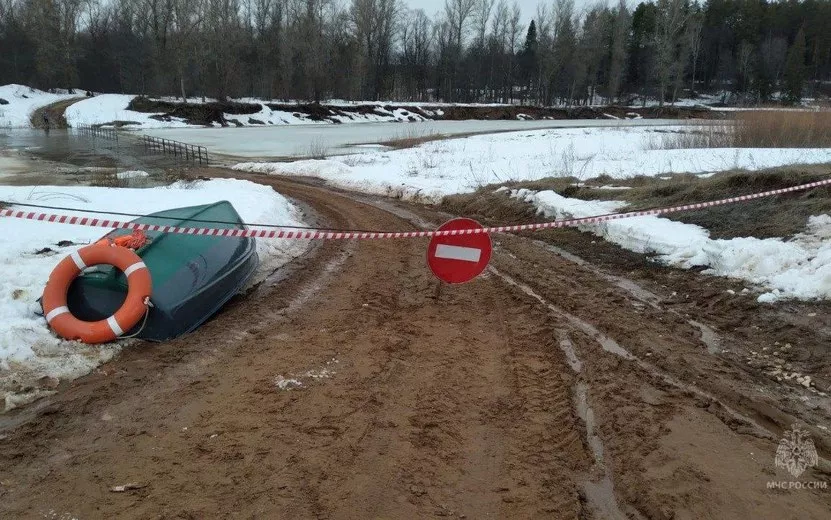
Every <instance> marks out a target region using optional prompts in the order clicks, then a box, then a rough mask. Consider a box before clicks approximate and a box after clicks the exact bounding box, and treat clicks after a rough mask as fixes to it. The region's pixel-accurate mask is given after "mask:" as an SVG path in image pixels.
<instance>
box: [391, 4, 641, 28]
mask: <svg viewBox="0 0 831 520" xmlns="http://www.w3.org/2000/svg"><path fill="white" fill-rule="evenodd" d="M402 1H403V2H404V3H405V4H407V6H408V7H409V8H410V9H424V12H425V13H427V15H429V16H430V18H431V19H432V18H433V16H434V15H435V14H436V13H437V12H439V11H442V10H443V9H444V0H402ZM505 1H506V2H507V3H508V6H509V7H510V6H512V5H513V0H505ZM617 1H618V0H574V7H575V10H577V11H578V12H579V11H580V10H582V9H583V8H585V7H587V6H591V5H596V4H603V5H606V4H609V5H613V4H614V5H616V4H617ZM496 3H499V0H496ZM517 3H518V4H519V8H520V9H521V10H522V21H523V23H526V24H527V23H529V22H530V21H531V20H532V19H533V18H534V17H535V16H536V12H537V4H539V3H540V0H517ZM544 3H546V4H548V6H549V9H551V6H552V5H554V0H544ZM627 4H628V5H632V4H633V0H629V1H627Z"/></svg>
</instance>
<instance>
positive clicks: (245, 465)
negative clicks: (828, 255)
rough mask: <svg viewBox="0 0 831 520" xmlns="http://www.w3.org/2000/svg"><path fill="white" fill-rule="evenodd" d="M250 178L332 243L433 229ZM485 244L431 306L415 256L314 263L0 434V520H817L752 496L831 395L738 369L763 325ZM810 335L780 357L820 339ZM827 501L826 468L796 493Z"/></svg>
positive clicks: (107, 368)
mask: <svg viewBox="0 0 831 520" xmlns="http://www.w3.org/2000/svg"><path fill="white" fill-rule="evenodd" d="M212 173H213V174H222V172H219V171H214V172H212ZM234 175H235V176H237V177H239V176H240V175H239V173H238V172H237V173H235V174H234ZM249 178H251V179H253V180H256V181H258V182H263V183H267V184H271V185H273V186H274V187H275V188H276V189H278V190H279V191H280V192H282V193H284V194H286V195H289V196H291V197H294V198H296V199H297V200H300V201H303V202H305V203H306V204H308V205H310V206H311V207H313V208H314V209H315V211H316V212H317V213H318V214H319V216H320V218H321V219H322V220H324V221H326V222H327V225H329V226H332V227H349V228H358V229H411V228H413V227H414V226H415V225H417V224H418V223H419V222H422V223H423V221H424V220H427V221H432V222H438V221H440V220H441V219H442V218H443V216H441V215H437V214H435V212H434V211H433V210H430V209H425V208H409V207H406V206H404V205H401V204H399V205H393V203H392V202H388V201H369V202H370V203H365V202H361V201H356V200H355V198H352V197H347V196H344V195H343V194H339V193H335V192H332V191H329V190H327V189H325V188H322V187H318V186H312V185H307V184H303V183H298V182H294V181H290V180H282V179H275V178H268V177H260V176H251V177H249ZM542 237H543V238H545V235H542ZM495 241H496V244H497V251H496V254H495V256H494V259H493V262H492V266H493V269H491V270H490V271H488V272H487V273H486V275H485V276H482V277H480V278H479V279H477V280H475V281H474V282H472V283H470V284H467V285H463V286H459V287H444V288H443V289H442V290H441V291H438V292H437V291H436V282H435V280H434V278H433V277H432V275H431V274H430V273H429V271H428V269H427V268H426V265H425V261H424V251H425V249H426V241H415V240H414V241H367V242H361V243H341V242H331V243H324V244H322V245H321V246H320V247H318V248H317V249H315V250H314V251H313V252H312V253H310V254H309V255H308V256H307V257H305V258H302V259H300V260H298V261H297V262H295V264H294V266H293V270H292V272H291V273H290V274H289V276H288V277H287V278H286V279H284V280H282V281H276V280H274V281H271V282H268V283H266V284H264V285H263V286H260V287H259V288H258V289H257V290H255V291H254V292H253V293H252V294H249V295H247V296H246V297H244V298H239V299H237V300H235V301H234V302H232V304H231V305H230V306H229V307H228V308H227V309H226V310H225V311H224V312H222V313H221V314H220V315H219V316H217V317H216V318H215V319H213V320H212V321H211V322H209V323H208V324H206V325H205V326H203V327H202V328H201V329H200V330H199V331H197V332H196V333H194V334H191V335H189V336H187V337H184V338H181V339H179V340H176V341H172V342H169V343H165V344H149V343H142V344H139V345H138V346H136V347H133V348H130V349H127V350H126V351H125V352H124V353H123V354H122V355H121V357H120V358H119V359H117V360H116V361H114V362H112V363H109V364H107V365H104V366H103V367H102V368H101V369H100V370H98V371H97V372H96V373H94V374H92V375H90V376H88V377H85V378H82V379H79V380H76V381H75V382H73V383H72V384H71V385H70V386H69V387H68V388H66V389H63V390H62V391H61V392H59V393H58V394H57V395H56V396H54V397H53V398H50V400H48V401H42V402H40V403H38V404H36V406H33V407H30V408H29V409H28V410H25V409H24V410H22V411H19V412H16V413H12V414H10V415H9V416H6V417H4V418H2V420H0V517H3V518H56V519H57V518H62V519H63V518H66V519H68V518H84V519H87V518H137V519H138V518H141V519H144V518H269V519H270V518H333V519H336V518H402V519H404V518H407V519H409V518H424V517H434V516H443V517H451V518H472V519H478V518H627V517H628V518H650V519H652V518H655V519H658V518H666V519H669V518H734V517H739V516H747V515H748V514H750V515H751V516H752V517H753V518H771V519H774V518H775V519H782V518H818V519H819V518H826V517H827V512H828V510H829V508H831V490H828V489H800V490H768V488H767V485H766V484H767V482H768V481H774V480H776V481H783V480H795V479H793V478H792V477H790V476H789V475H788V474H787V473H786V472H784V471H783V470H780V469H776V467H775V466H774V455H775V453H776V448H777V443H778V442H779V437H780V436H781V434H782V431H783V430H784V429H785V428H787V427H789V426H790V425H791V424H799V425H800V426H802V427H806V428H808V430H809V431H810V433H811V435H812V437H813V440H814V442H815V443H816V446H817V449H818V451H819V453H820V456H821V457H822V458H823V459H827V458H828V457H829V446H831V444H829V437H828V432H827V430H823V427H824V426H826V425H827V424H828V417H829V416H831V413H829V409H828V401H827V398H826V397H825V396H821V395H820V394H819V392H818V391H817V390H816V389H813V390H808V389H801V390H800V387H793V386H784V385H781V384H779V383H778V382H776V381H775V380H773V379H771V378H769V377H766V376H765V375H764V373H763V372H762V371H761V370H760V369H755V368H754V367H753V366H752V365H750V364H748V363H746V362H745V358H746V357H747V356H750V354H749V352H750V349H751V348H756V349H759V351H761V346H762V345H765V346H767V345H770V346H773V343H774V342H773V340H772V339H771V338H773V337H779V336H778V335H781V333H782V330H781V326H779V325H778V324H779V323H780V322H779V321H776V320H772V319H770V320H765V319H757V318H754V317H752V316H751V311H749V310H742V309H739V308H737V311H736V312H743V313H745V315H744V318H745V319H744V321H742V323H744V324H745V326H744V327H739V326H737V325H736V323H738V322H739V321H740V320H736V319H735V317H734V321H733V325H732V326H728V325H726V324H725V322H720V321H718V320H717V319H716V318H715V317H713V316H711V314H710V313H711V311H712V307H713V305H714V304H715V303H713V302H712V301H708V300H707V297H706V296H704V294H705V293H704V292H703V291H704V289H706V288H707V287H705V286H706V285H707V284H711V285H710V286H709V288H710V290H712V283H714V282H712V280H713V279H705V277H703V276H700V275H697V274H695V273H689V274H685V275H684V276H683V277H681V278H678V279H676V280H675V282H674V285H672V286H665V287H661V284H659V283H654V282H655V280H658V278H656V279H655V280H653V282H650V285H649V286H642V285H640V283H641V278H642V276H641V275H640V274H639V269H641V270H643V271H647V270H649V269H650V266H649V265H648V264H647V263H646V262H643V261H641V264H640V266H639V267H637V268H634V267H633V266H632V265H631V264H625V263H623V262H620V265H617V264H615V262H613V261H610V262H606V263H605V264H604V263H603V262H595V263H587V262H585V261H584V260H582V259H580V258H578V257H574V256H572V255H570V254H568V253H566V252H563V251H560V252H557V251H552V250H551V249H550V246H549V245H548V244H547V243H546V242H538V241H534V240H530V239H527V238H522V237H510V236H499V237H495ZM616 265H617V266H616ZM652 269H653V270H655V269H658V268H654V267H653V268H652ZM658 270H660V269H658ZM661 276H663V275H661ZM666 276H667V277H668V276H671V274H666ZM633 278H638V280H637V281H633ZM704 280H709V281H706V282H705V281H704ZM664 281H666V278H665V279H664ZM668 283H669V282H668ZM715 283H718V282H715ZM682 291H683V292H682ZM673 292H675V293H676V295H672V294H671V293H673ZM678 292H682V294H687V296H688V297H690V296H691V297H692V301H694V302H696V303H697V304H691V303H690V301H689V300H687V301H685V302H677V301H676V300H675V299H676V298H677V293H678ZM713 299H714V298H713V297H710V300H713ZM708 305H709V306H708ZM813 314H815V317H814V319H816V320H826V321H824V322H823V323H822V326H817V325H816V323H813V322H812V323H807V324H802V325H799V324H794V325H793V327H792V328H791V329H789V333H790V334H791V335H792V336H793V337H794V338H797V339H798V340H799V341H800V343H799V344H798V345H796V346H795V347H794V348H795V349H801V348H808V347H811V346H812V342H820V341H824V340H827V338H826V336H824V335H823V334H826V335H827V334H828V329H827V320H828V310H827V309H825V308H819V309H818V310H816V312H814V313H813ZM766 324H767V325H766ZM711 327H716V328H717V329H718V330H713V329H712V328H711ZM766 327H769V328H771V327H780V330H766ZM777 334H778V335H777ZM823 338H825V339H823ZM754 345H756V346H755V347H754ZM773 348H778V347H773ZM783 355H784V354H783ZM828 478H829V473H828V464H827V462H825V460H823V461H821V463H820V465H819V467H817V468H811V469H808V470H807V471H806V473H805V474H804V475H802V477H801V478H800V479H798V480H800V481H806V482H807V481H823V480H828ZM115 486H126V489H123V490H122V489H120V488H116V487H115Z"/></svg>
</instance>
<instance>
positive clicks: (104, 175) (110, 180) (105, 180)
mask: <svg viewBox="0 0 831 520" xmlns="http://www.w3.org/2000/svg"><path fill="white" fill-rule="evenodd" d="M128 184H129V181H128V179H119V178H118V177H117V176H116V174H115V173H111V172H95V173H93V174H92V176H91V177H90V180H89V185H90V186H99V187H102V188H125V187H127V185H128Z"/></svg>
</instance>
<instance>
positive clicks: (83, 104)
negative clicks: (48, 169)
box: [66, 94, 424, 128]
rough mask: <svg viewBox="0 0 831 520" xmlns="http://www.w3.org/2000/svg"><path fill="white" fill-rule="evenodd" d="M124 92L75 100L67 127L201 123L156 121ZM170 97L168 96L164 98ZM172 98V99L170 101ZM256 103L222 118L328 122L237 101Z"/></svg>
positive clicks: (383, 113) (388, 114)
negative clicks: (133, 106)
mask: <svg viewBox="0 0 831 520" xmlns="http://www.w3.org/2000/svg"><path fill="white" fill-rule="evenodd" d="M135 97H136V96H134V95H127V94H100V95H97V96H95V97H92V98H87V99H84V100H83V101H80V102H78V103H75V104H74V105H72V106H71V107H69V108H68V109H67V110H66V120H67V122H68V123H69V125H70V126H78V125H81V124H86V125H109V124H112V123H113V122H114V121H121V122H123V123H124V124H125V125H128V127H132V128H195V127H200V126H201V125H192V124H188V123H187V122H185V120H184V119H182V118H177V117H170V118H166V119H169V120H166V121H160V120H159V119H157V118H154V117H152V116H159V115H161V114H162V113H161V112H158V113H144V112H136V111H133V110H128V109H127V106H128V105H129V104H130V102H131V101H132V100H133V99H134V98H135ZM168 100H170V99H168ZM174 101H175V100H174ZM239 101H241V102H247V103H252V104H258V105H259V106H260V110H259V111H258V112H255V113H252V114H223V117H224V118H225V120H226V121H227V122H228V124H229V125H232V126H263V125H298V124H305V125H308V124H332V121H318V120H314V119H312V117H311V115H309V114H305V113H302V112H290V111H285V110H272V109H271V108H269V107H268V106H266V105H265V104H263V103H260V102H257V101H253V100H250V99H242V100H239ZM188 102H189V103H195V104H198V103H201V100H198V101H197V100H191V99H189V100H188ZM410 118H413V119H415V120H418V121H423V120H424V118H423V117H421V116H419V115H417V114H415V113H412V112H410V111H408V110H405V109H396V110H395V111H389V110H385V109H384V108H382V107H380V106H378V107H377V108H376V110H375V113H365V114H361V113H357V112H351V113H349V112H347V113H344V114H343V115H337V116H332V119H333V120H334V121H335V122H340V123H376V122H396V121H409V120H410Z"/></svg>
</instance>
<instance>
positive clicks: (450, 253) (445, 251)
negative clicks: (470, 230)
mask: <svg viewBox="0 0 831 520" xmlns="http://www.w3.org/2000/svg"><path fill="white" fill-rule="evenodd" d="M480 256H482V250H481V249H476V248H475V247H461V246H448V245H447V244H439V245H438V246H436V258H449V259H450V260H464V261H465V262H478V261H479V257H480Z"/></svg>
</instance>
